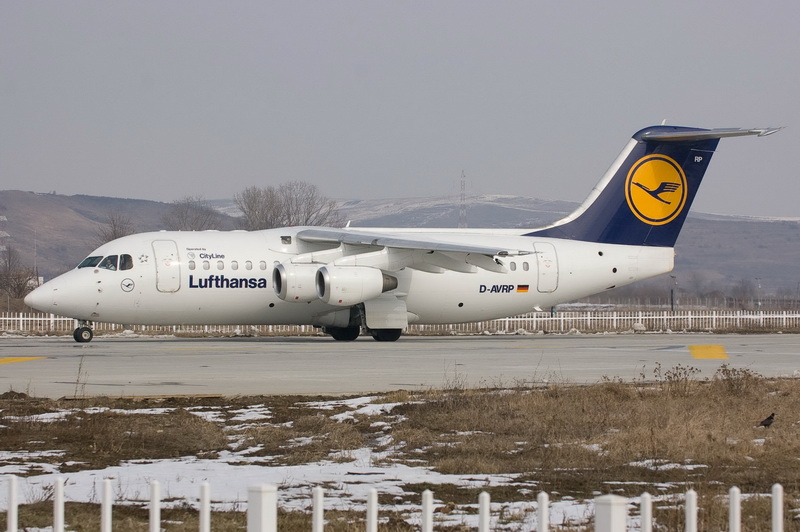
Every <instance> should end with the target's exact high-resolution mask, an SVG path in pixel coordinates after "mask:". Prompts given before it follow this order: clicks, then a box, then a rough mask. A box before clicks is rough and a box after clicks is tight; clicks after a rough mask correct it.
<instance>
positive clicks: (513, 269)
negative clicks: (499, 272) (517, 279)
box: [511, 262, 517, 272]
mask: <svg viewBox="0 0 800 532" xmlns="http://www.w3.org/2000/svg"><path fill="white" fill-rule="evenodd" d="M511 271H512V272H515V271H517V263H516V262H512V263H511Z"/></svg>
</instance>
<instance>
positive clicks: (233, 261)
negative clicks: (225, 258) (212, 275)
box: [231, 260, 239, 270]
mask: <svg viewBox="0 0 800 532" xmlns="http://www.w3.org/2000/svg"><path fill="white" fill-rule="evenodd" d="M238 269H239V263H238V262H236V261H235V260H232V261H231V270H238Z"/></svg>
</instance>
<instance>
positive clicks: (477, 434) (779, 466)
mask: <svg viewBox="0 0 800 532" xmlns="http://www.w3.org/2000/svg"><path fill="white" fill-rule="evenodd" d="M316 399H317V400H322V399H324V398H316ZM309 401H310V399H309V398H308V397H302V398H300V397H235V398H202V399H191V398H171V399H170V398H167V399H152V400H147V401H130V400H127V401H126V400H119V399H117V400H111V399H96V400H90V401H78V402H76V401H69V402H64V401H49V400H39V399H33V398H28V397H26V396H24V394H22V395H16V396H15V394H3V396H0V410H1V411H0V425H4V426H6V427H7V428H5V429H0V448H2V449H5V450H47V449H62V450H64V451H65V452H64V454H63V455H62V456H56V457H54V458H53V459H52V460H53V461H54V463H57V464H61V466H60V468H61V470H62V471H65V472H66V471H70V470H75V469H79V468H80V469H90V468H91V469H94V468H100V467H104V466H106V465H112V464H116V463H119V462H121V461H124V460H128V459H135V458H138V459H159V458H168V457H176V456H192V455H194V456H198V455H199V456H214V455H215V454H216V453H218V452H220V451H222V450H226V449H232V450H234V451H244V450H248V451H247V453H246V455H247V456H248V458H251V457H253V456H260V457H263V458H264V464H266V465H272V464H302V463H313V462H318V461H320V460H323V459H336V460H345V461H346V460H349V456H348V451H350V450H353V449H358V448H362V447H367V446H371V447H373V448H374V450H375V451H382V450H387V449H389V450H391V452H390V453H389V456H388V458H386V460H390V461H396V462H405V463H408V464H409V465H415V466H418V465H420V464H422V465H426V466H428V467H431V468H433V469H435V470H437V471H440V472H443V473H452V474H457V475H462V476H469V475H474V474H507V475H509V476H511V477H512V479H513V480H512V481H511V482H509V483H508V484H507V485H500V486H494V485H493V486H483V487H469V488H466V487H463V486H457V485H429V484H414V485H407V486H404V490H405V492H406V493H405V495H403V496H400V497H398V496H393V497H388V498H387V496H381V503H382V504H384V505H394V504H399V503H403V502H414V503H418V502H419V496H420V493H421V492H422V491H423V490H425V489H431V490H432V491H434V492H435V493H436V496H437V498H438V499H440V500H442V501H447V502H448V504H449V505H450V504H451V505H453V506H454V507H457V506H459V505H463V504H468V503H469V504H473V503H474V502H475V501H476V499H477V494H478V492H480V491H482V490H487V491H489V492H490V494H491V495H492V500H493V501H498V502H499V501H506V502H511V501H521V500H531V499H532V498H533V497H535V495H533V493H535V492H536V491H539V490H544V491H548V492H550V493H551V494H552V495H551V496H552V498H553V499H556V500H557V499H559V498H561V497H565V496H572V497H575V498H577V499H591V498H593V497H594V496H596V495H597V494H599V493H609V492H611V493H616V494H621V495H626V496H637V495H639V494H640V493H641V492H642V491H650V492H651V493H653V494H654V495H656V496H658V497H662V499H661V502H659V503H657V504H656V509H655V514H656V519H657V521H658V522H659V523H660V524H661V525H663V526H664V527H665V529H670V530H672V529H678V528H681V527H682V526H683V514H682V512H681V511H680V510H679V509H676V507H677V508H680V507H681V506H682V505H681V504H680V496H681V495H682V494H683V493H684V492H685V490H686V489H688V488H689V487H692V488H694V489H695V490H697V491H698V494H699V497H700V507H701V512H700V521H701V523H702V524H703V525H704V526H703V528H708V529H711V528H724V527H725V526H726V525H725V522H726V520H727V498H726V495H727V489H728V488H729V487H730V486H733V485H737V486H739V487H740V488H741V489H742V492H743V493H762V494H765V493H769V490H770V488H771V486H772V484H773V483H775V482H779V483H781V484H783V485H784V488H785V490H786V497H787V508H789V507H793V505H796V502H797V498H798V497H800V414H796V412H800V408H799V407H800V381H796V380H792V379H765V378H763V377H761V376H759V375H758V374H756V373H754V372H752V371H749V370H742V369H734V368H731V367H729V366H727V365H723V366H721V367H720V369H719V370H718V371H717V373H716V374H715V375H714V377H713V378H710V379H700V378H699V376H698V372H697V371H696V370H695V369H694V368H691V367H688V366H676V367H673V368H669V369H665V368H661V367H660V366H656V367H655V368H653V369H652V370H650V371H646V370H643V371H642V375H641V377H640V378H639V379H637V380H636V381H635V382H633V383H624V382H621V381H620V380H619V379H615V378H607V379H604V380H603V381H602V382H599V383H597V384H595V385H591V386H573V385H570V384H569V383H559V382H551V383H550V384H549V385H548V386H546V387H540V388H537V387H515V388H511V389H509V388H503V389H483V390H475V389H469V388H467V387H466V386H464V384H463V382H462V381H461V380H460V379H459V378H458V377H457V376H455V377H454V378H453V379H451V380H450V381H448V382H447V383H446V384H445V386H443V388H442V389H440V390H430V391H426V392H419V393H418V392H409V391H397V392H392V393H390V394H386V395H384V396H382V397H380V398H378V399H376V400H375V401H374V402H376V403H400V406H396V407H395V408H394V409H393V410H392V411H391V412H390V413H389V414H382V415H375V416H363V415H358V416H355V418H352V417H351V418H349V419H347V420H345V421H336V420H334V419H332V416H334V415H335V414H339V413H342V412H348V411H350V410H351V409H350V407H348V406H346V405H339V406H335V407H334V408H332V409H321V408H320V407H319V406H317V405H314V404H313V403H310V402H309ZM252 405H263V407H264V408H268V409H269V417H268V418H265V419H261V420H258V421H242V420H240V419H239V418H237V417H236V415H237V412H239V411H240V410H242V409H247V408H248V407H250V406H252ZM98 406H104V407H111V408H119V409H124V410H131V409H137V408H143V407H153V406H158V407H162V408H163V407H169V408H170V409H172V410H170V411H169V412H167V413H162V414H141V413H128V414H123V413H115V412H108V411H103V412H95V411H93V410H87V409H88V408H92V407H98ZM189 409H194V410H193V411H196V410H197V409H200V410H212V411H214V412H217V413H218V414H219V416H218V418H219V419H220V420H221V421H219V422H216V421H207V420H205V419H202V418H200V417H197V416H195V415H194V414H192V413H190V411H189ZM64 410H68V412H67V413H65V414H64V417H63V418H62V419H61V420H60V421H56V422H45V421H42V420H40V419H39V418H36V417H35V416H37V415H38V414H43V413H48V412H58V411H64ZM771 412H775V413H776V421H775V423H774V424H773V425H772V427H770V428H769V429H765V428H760V427H758V426H757V425H758V423H759V421H760V420H761V419H763V418H764V417H765V416H766V415H768V414H769V413H771ZM399 416H402V418H399ZM376 422H380V423H376ZM387 423H388V424H389V425H391V426H390V428H387V425H386V424H387ZM387 433H388V434H389V435H391V443H389V444H387V443H386V440H385V439H383V440H381V439H380V436H383V435H385V434H387ZM379 441H380V442H381V443H377V442H379ZM66 461H73V462H77V463H74V464H73V465H70V466H64V465H63V463H64V462H66ZM0 465H2V464H0ZM28 474H32V475H33V474H37V473H36V470H32V471H31V472H30V473H28ZM676 498H677V500H675V499H676ZM34 506H35V505H30V506H29V507H26V509H25V510H23V511H24V512H28V511H31V512H34V511H35V508H34ZM82 506H88V507H91V506H92V505H70V507H71V508H73V509H72V510H69V511H74V512H79V511H83V510H80V508H81V507H82ZM47 507H48V510H47V512H44V513H46V514H47V517H46V519H45V521H46V520H47V519H50V517H49V516H50V515H51V513H50V512H51V509H50V506H49V505H47ZM173 511H174V512H180V511H183V512H184V513H183V514H178V513H176V514H175V517H174V518H170V517H167V514H166V513H165V517H164V518H165V520H170V521H176V522H178V523H181V524H169V525H167V529H169V530H183V528H196V512H194V511H193V510H191V509H187V510H170V512H173ZM86 512H87V515H88V514H92V515H95V516H96V515H97V514H98V512H97V507H96V506H94V507H93V509H92V510H86ZM115 512H119V518H117V516H116V514H115V529H117V524H118V523H119V527H120V528H118V529H119V530H127V529H128V528H127V527H128V525H127V524H125V523H128V522H130V523H132V524H131V525H130V529H131V530H132V529H134V528H137V527H138V528H139V529H141V528H142V526H143V525H142V524H143V523H144V522H145V521H146V515H144V514H142V512H143V510H137V509H136V508H127V509H125V508H119V509H117V510H115ZM768 512H769V499H768V498H763V497H755V498H751V499H747V500H745V502H744V503H743V515H744V520H745V522H746V523H747V524H746V528H747V529H748V530H764V529H765V528H766V526H765V524H764V523H767V522H768V519H767V514H768ZM21 515H25V514H24V513H23V514H21ZM68 515H69V514H68ZM214 515H215V518H214V519H215V529H217V528H219V529H221V530H228V529H230V530H234V529H241V527H242V526H243V519H244V517H243V515H242V514H241V513H237V512H231V513H230V515H226V514H217V513H215V514H214ZM790 515H791V514H790V513H789V512H788V510H787V516H790ZM326 516H327V514H326ZM3 519H4V516H3V517H0V529H2V528H4V524H3V523H4V521H3ZM281 519H282V520H283V521H282V522H283V523H285V527H284V528H285V529H287V530H294V529H298V530H299V529H301V528H304V529H307V528H308V519H309V517H308V516H307V515H306V514H303V513H287V514H283V513H282V514H281ZM328 519H330V523H331V525H330V526H331V528H330V529H332V530H343V531H347V530H352V529H354V528H359V526H363V525H354V523H357V522H358V521H359V520H363V514H359V513H353V512H344V513H341V514H337V515H336V516H334V517H328ZM392 519H393V521H392V524H391V526H389V527H388V528H387V530H405V529H406V528H407V525H405V524H404V523H403V521H402V519H400V517H399V516H393V517H392ZM67 521H68V522H69V516H68V519H67ZM37 522H38V521H36V522H34V521H28V520H26V521H25V523H26V526H39V525H37V524H36V523H37ZM80 522H81V523H94V522H93V521H91V520H89V519H88V518H87V519H86V520H83V518H81V520H80ZM137 523H138V524H137ZM792 523H793V524H796V523H795V522H794V521H792ZM41 526H45V525H41ZM86 528H87V529H89V528H95V527H94V524H91V525H89V524H87V525H86ZM75 529H76V530H82V529H83V528H75Z"/></svg>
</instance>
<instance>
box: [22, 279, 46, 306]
mask: <svg viewBox="0 0 800 532" xmlns="http://www.w3.org/2000/svg"><path fill="white" fill-rule="evenodd" d="M47 284H48V283H45V284H43V285H42V286H40V287H38V288H34V289H33V291H32V292H31V293H30V294H28V295H27V296H25V300H24V301H25V304H26V305H28V306H29V307H31V308H32V309H36V310H38V311H39V312H50V311H51V310H52V307H53V288H52V287H51V286H47Z"/></svg>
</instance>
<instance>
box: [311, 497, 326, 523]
mask: <svg viewBox="0 0 800 532" xmlns="http://www.w3.org/2000/svg"><path fill="white" fill-rule="evenodd" d="M311 498H312V501H313V502H312V510H311V512H312V513H311V515H312V517H311V531H312V532H322V529H323V527H324V526H325V492H324V490H323V489H322V488H320V487H319V486H317V487H316V488H314V489H313V490H311Z"/></svg>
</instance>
